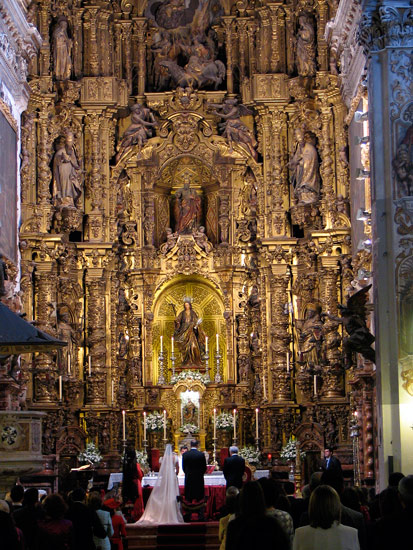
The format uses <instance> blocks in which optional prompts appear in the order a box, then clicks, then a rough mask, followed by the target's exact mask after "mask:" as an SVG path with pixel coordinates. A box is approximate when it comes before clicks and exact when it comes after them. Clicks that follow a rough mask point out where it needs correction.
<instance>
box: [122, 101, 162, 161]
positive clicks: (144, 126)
mask: <svg viewBox="0 0 413 550" xmlns="http://www.w3.org/2000/svg"><path fill="white" fill-rule="evenodd" d="M130 110H131V123H130V125H129V126H128V128H127V129H126V130H125V133H124V134H123V137H122V142H121V144H120V146H119V151H118V154H117V155H116V162H118V161H119V159H120V158H121V157H122V156H123V155H124V154H125V153H126V152H127V151H129V149H130V148H131V147H133V146H134V145H139V148H141V147H143V144H144V143H145V142H146V141H148V139H149V138H150V137H152V128H155V127H156V126H157V125H158V123H157V122H156V120H155V117H154V116H153V113H152V111H151V110H150V109H148V108H147V107H144V106H143V105H141V104H140V103H135V105H132V107H131V108H130Z"/></svg>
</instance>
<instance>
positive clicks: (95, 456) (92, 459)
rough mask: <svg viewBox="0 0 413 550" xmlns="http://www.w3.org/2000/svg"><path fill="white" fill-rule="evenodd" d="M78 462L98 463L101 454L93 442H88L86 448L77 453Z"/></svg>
mask: <svg viewBox="0 0 413 550" xmlns="http://www.w3.org/2000/svg"><path fill="white" fill-rule="evenodd" d="M77 459H78V460H79V462H87V463H89V464H98V463H99V462H100V461H101V460H102V455H101V454H100V451H99V449H98V448H97V447H96V445H95V444H94V443H88V444H87V445H86V449H85V450H84V451H82V452H80V453H79V454H78V455H77Z"/></svg>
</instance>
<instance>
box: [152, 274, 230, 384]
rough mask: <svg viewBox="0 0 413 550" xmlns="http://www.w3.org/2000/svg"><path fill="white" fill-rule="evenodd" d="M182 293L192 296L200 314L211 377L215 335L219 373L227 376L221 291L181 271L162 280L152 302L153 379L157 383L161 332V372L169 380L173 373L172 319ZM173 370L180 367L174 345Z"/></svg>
mask: <svg viewBox="0 0 413 550" xmlns="http://www.w3.org/2000/svg"><path fill="white" fill-rule="evenodd" d="M185 296H189V297H191V298H192V308H193V310H194V311H195V313H196V314H197V315H198V317H199V318H202V328H203V330H204V332H205V333H206V335H207V336H208V340H209V343H208V349H209V373H210V377H211V380H214V378H215V373H216V360H215V356H216V351H217V345H216V335H217V334H218V335H219V350H220V355H221V361H220V362H221V368H220V372H221V376H222V377H223V379H224V381H226V380H227V379H228V369H227V341H226V326H225V319H224V316H223V313H224V302H223V299H222V296H221V294H220V292H219V291H218V290H217V289H216V287H215V286H214V285H213V284H212V283H211V282H210V281H208V280H207V279H205V278H203V277H201V276H199V275H189V276H185V275H180V276H178V277H174V278H173V279H172V280H170V281H169V282H168V283H165V284H164V285H163V286H162V288H161V289H159V291H158V292H157V294H156V296H155V301H154V306H153V314H154V321H153V351H152V353H153V356H152V365H153V372H152V377H151V378H152V380H153V382H154V383H155V384H156V383H157V381H158V378H159V353H160V340H161V339H160V337H161V335H162V336H163V353H164V365H165V366H164V375H165V378H166V381H167V382H168V381H169V380H170V378H171V374H172V365H171V351H172V349H171V348H172V340H171V338H172V336H173V333H174V321H175V318H176V316H177V315H178V314H179V313H180V312H181V311H182V309H183V300H184V297H185ZM175 356H176V362H175V367H176V371H179V370H181V369H180V368H179V366H180V360H181V357H180V353H179V350H178V347H177V345H175Z"/></svg>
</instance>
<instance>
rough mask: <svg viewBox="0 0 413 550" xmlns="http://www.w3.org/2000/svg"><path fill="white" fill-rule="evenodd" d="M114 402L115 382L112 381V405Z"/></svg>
mask: <svg viewBox="0 0 413 550" xmlns="http://www.w3.org/2000/svg"><path fill="white" fill-rule="evenodd" d="M114 402H115V381H114V380H112V405H113V403H114Z"/></svg>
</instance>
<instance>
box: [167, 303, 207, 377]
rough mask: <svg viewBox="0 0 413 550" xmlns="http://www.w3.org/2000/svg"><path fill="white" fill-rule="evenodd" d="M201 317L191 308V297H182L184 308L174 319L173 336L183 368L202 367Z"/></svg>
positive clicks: (203, 334)
mask: <svg viewBox="0 0 413 550" xmlns="http://www.w3.org/2000/svg"><path fill="white" fill-rule="evenodd" d="M201 321H202V319H200V318H198V315H197V314H196V313H195V311H194V310H193V309H192V303H191V299H190V298H187V297H185V298H184V309H183V310H182V311H181V313H180V314H179V315H178V317H177V318H176V319H175V331H174V338H175V342H176V343H177V344H178V347H179V350H180V352H181V357H182V365H181V366H182V367H183V368H187V369H190V368H195V369H199V368H201V367H202V356H203V355H204V353H205V332H204V331H203V330H202V328H201V327H200V323H201Z"/></svg>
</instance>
